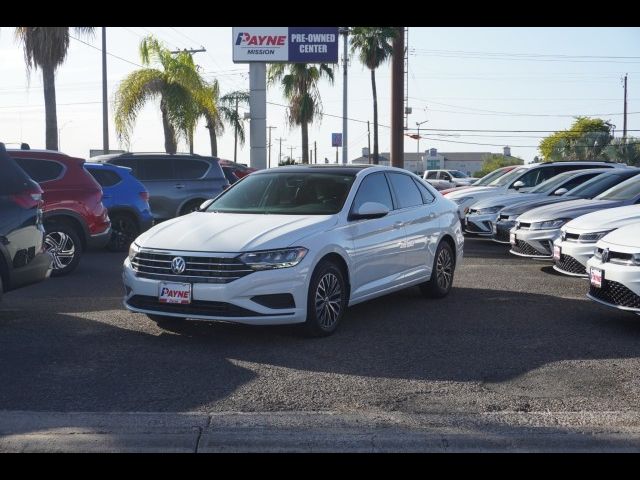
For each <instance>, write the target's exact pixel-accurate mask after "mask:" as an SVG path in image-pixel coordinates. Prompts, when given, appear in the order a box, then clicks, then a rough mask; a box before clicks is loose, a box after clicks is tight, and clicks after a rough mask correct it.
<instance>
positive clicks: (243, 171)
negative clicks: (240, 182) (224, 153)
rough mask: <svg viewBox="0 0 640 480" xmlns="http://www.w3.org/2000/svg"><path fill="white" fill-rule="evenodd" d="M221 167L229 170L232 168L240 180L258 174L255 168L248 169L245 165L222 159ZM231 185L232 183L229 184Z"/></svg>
mask: <svg viewBox="0 0 640 480" xmlns="http://www.w3.org/2000/svg"><path fill="white" fill-rule="evenodd" d="M220 166H221V167H229V168H231V169H232V171H233V174H234V175H235V176H236V177H238V178H239V179H240V178H242V177H246V176H247V175H249V174H250V173H253V172H257V169H255V168H251V167H247V166H246V165H244V164H242V163H236V162H232V161H231V160H222V159H220ZM229 183H231V182H229Z"/></svg>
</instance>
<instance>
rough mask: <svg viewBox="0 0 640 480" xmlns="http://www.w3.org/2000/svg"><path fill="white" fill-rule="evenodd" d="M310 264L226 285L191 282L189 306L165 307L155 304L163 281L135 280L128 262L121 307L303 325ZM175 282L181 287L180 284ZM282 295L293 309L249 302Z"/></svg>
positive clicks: (261, 273)
mask: <svg viewBox="0 0 640 480" xmlns="http://www.w3.org/2000/svg"><path fill="white" fill-rule="evenodd" d="M305 260H307V259H305ZM309 263H310V262H309V261H308V260H307V261H302V262H301V263H300V264H299V265H297V266H295V267H291V268H282V269H275V270H266V271H257V272H253V273H250V274H249V275H246V276H244V277H241V278H238V279H237V280H234V281H232V282H229V283H221V284H217V283H197V282H193V283H192V292H191V296H192V304H190V305H176V304H172V305H167V304H161V303H159V302H157V299H158V293H159V288H160V283H161V282H162V281H164V280H155V279H149V278H141V277H139V276H137V275H136V272H135V270H133V269H132V267H131V262H130V261H129V259H128V258H127V259H125V261H124V269H123V273H122V280H123V282H124V286H125V292H126V293H125V297H124V306H125V307H126V308H127V309H129V310H131V311H133V312H139V313H148V314H156V315H165V316H169V317H180V318H191V319H196V320H218V321H224V322H233V323H244V324H249V325H280V324H290V323H302V322H304V321H306V318H307V292H308V288H309V283H308V277H309V267H308V264H309ZM175 281H176V282H179V283H182V280H175ZM283 293H290V294H291V295H292V296H293V299H294V304H295V306H294V307H289V308H269V307H266V306H264V305H261V304H259V303H256V302H255V301H254V300H252V298H253V297H255V296H259V295H277V294H283ZM134 297H136V298H134Z"/></svg>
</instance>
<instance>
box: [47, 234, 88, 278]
mask: <svg viewBox="0 0 640 480" xmlns="http://www.w3.org/2000/svg"><path fill="white" fill-rule="evenodd" d="M44 229H45V232H46V235H45V239H44V243H45V249H46V250H47V252H49V253H50V254H51V256H52V257H53V270H52V271H51V276H52V277H61V276H63V275H67V274H68V273H71V272H72V271H74V270H75V269H76V267H77V266H78V263H80V257H81V256H82V242H81V240H80V237H79V236H78V233H77V232H76V230H75V229H74V228H73V227H71V226H70V225H67V224H66V223H58V222H51V223H48V224H46V225H45V227H44Z"/></svg>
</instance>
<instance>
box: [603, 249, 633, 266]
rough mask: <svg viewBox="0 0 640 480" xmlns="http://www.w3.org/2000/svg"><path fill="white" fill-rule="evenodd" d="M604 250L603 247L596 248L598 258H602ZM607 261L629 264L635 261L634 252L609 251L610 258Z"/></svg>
mask: <svg viewBox="0 0 640 480" xmlns="http://www.w3.org/2000/svg"><path fill="white" fill-rule="evenodd" d="M602 252H603V249H602V248H597V249H596V255H597V256H598V258H602ZM607 261H609V262H612V263H622V264H629V263H632V262H633V254H631V253H622V252H614V251H611V250H610V251H609V258H608V259H607Z"/></svg>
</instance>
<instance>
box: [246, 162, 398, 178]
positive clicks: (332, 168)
mask: <svg viewBox="0 0 640 480" xmlns="http://www.w3.org/2000/svg"><path fill="white" fill-rule="evenodd" d="M369 168H375V169H377V170H402V171H404V172H406V173H410V172H409V171H408V170H403V169H399V168H394V167H387V166H384V165H368V164H364V165H357V164H349V165H336V164H325V165H309V164H300V165H287V166H282V167H277V168H270V169H266V170H259V171H257V172H255V173H254V174H253V175H255V174H269V173H320V172H322V173H330V174H331V173H342V174H347V175H357V174H358V173H360V172H362V171H364V170H366V169H369Z"/></svg>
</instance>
